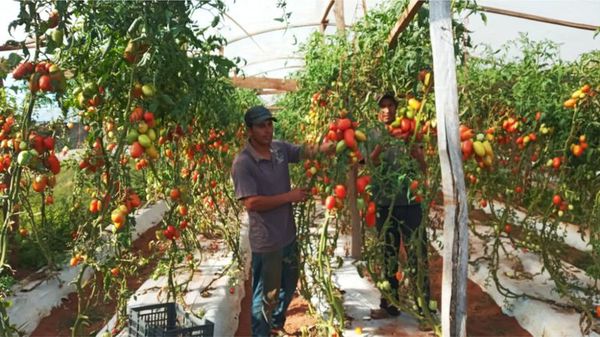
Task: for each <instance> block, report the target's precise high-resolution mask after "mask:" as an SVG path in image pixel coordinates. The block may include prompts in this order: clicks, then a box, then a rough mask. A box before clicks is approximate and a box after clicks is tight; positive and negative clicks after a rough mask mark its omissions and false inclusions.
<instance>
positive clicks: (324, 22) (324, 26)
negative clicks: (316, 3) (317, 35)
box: [321, 0, 335, 33]
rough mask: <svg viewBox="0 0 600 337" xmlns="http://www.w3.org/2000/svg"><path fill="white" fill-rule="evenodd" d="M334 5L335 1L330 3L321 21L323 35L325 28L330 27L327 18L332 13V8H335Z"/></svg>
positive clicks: (332, 0) (331, 0) (330, 0)
mask: <svg viewBox="0 0 600 337" xmlns="http://www.w3.org/2000/svg"><path fill="white" fill-rule="evenodd" d="M334 3H335V0H329V3H328V4H327V7H326V8H325V13H323V18H322V19H321V33H322V32H324V31H325V28H327V26H328V25H329V19H327V17H328V16H329V12H330V11H331V8H332V7H333V4H334Z"/></svg>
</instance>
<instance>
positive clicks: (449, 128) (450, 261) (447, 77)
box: [429, 0, 469, 337]
mask: <svg viewBox="0 0 600 337" xmlns="http://www.w3.org/2000/svg"><path fill="white" fill-rule="evenodd" d="M429 16H430V34H431V47H432V50H433V73H434V82H435V107H436V118H437V124H438V131H437V133H438V148H439V155H440V164H441V170H442V190H443V195H444V236H443V246H444V248H443V259H444V265H443V271H442V306H441V311H442V313H441V314H442V316H441V319H442V335H443V336H448V337H450V336H452V337H465V336H466V326H467V310H466V309H467V306H466V305H467V294H466V291H467V270H468V269H467V268H468V259H469V253H468V249H469V246H468V245H469V240H468V239H469V236H468V234H469V230H468V227H467V220H468V214H467V199H466V193H465V179H464V172H463V166H462V157H461V151H460V142H459V134H458V127H459V121H458V93H457V85H456V60H455V56H454V42H453V41H454V38H453V36H452V21H451V12H450V1H448V0H430V1H429Z"/></svg>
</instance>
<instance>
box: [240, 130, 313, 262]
mask: <svg viewBox="0 0 600 337" xmlns="http://www.w3.org/2000/svg"><path fill="white" fill-rule="evenodd" d="M300 151H301V147H300V146H297V145H293V144H290V143H287V142H283V141H277V140H274V141H273V142H272V143H271V159H270V160H267V159H263V158H260V157H259V155H258V154H257V153H256V151H255V150H254V148H253V147H252V146H251V145H250V144H248V145H246V147H245V148H244V150H242V152H241V153H240V154H239V155H238V156H237V157H236V158H235V160H234V161H233V168H232V172H231V175H232V178H233V185H234V189H235V196H236V198H237V199H238V200H241V199H244V198H247V197H250V196H255V195H265V196H270V195H276V194H282V193H285V192H289V191H290V190H291V187H290V173H289V168H288V164H289V163H297V162H299V161H300ZM248 217H249V220H250V247H251V249H252V251H253V252H255V253H267V252H273V251H276V250H278V249H281V248H283V247H285V246H287V245H288V244H290V243H292V242H293V241H294V239H295V238H296V224H295V222H294V214H293V210H292V204H291V203H288V204H284V205H281V206H279V207H277V208H274V209H272V210H269V211H264V212H250V211H249V212H248Z"/></svg>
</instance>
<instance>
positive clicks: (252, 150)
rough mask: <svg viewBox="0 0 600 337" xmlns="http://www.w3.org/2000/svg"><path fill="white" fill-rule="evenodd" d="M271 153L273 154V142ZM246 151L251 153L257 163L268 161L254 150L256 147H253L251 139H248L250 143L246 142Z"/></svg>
mask: <svg viewBox="0 0 600 337" xmlns="http://www.w3.org/2000/svg"><path fill="white" fill-rule="evenodd" d="M270 148H271V153H273V151H274V148H273V143H272V142H271V146H270ZM246 150H248V153H250V156H251V157H252V158H253V159H254V160H256V162H258V161H260V160H261V159H263V160H266V159H265V158H263V157H261V156H260V154H258V152H256V149H255V148H254V146H252V143H251V142H250V139H248V141H247V142H246Z"/></svg>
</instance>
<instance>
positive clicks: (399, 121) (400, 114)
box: [388, 98, 429, 142]
mask: <svg viewBox="0 0 600 337" xmlns="http://www.w3.org/2000/svg"><path fill="white" fill-rule="evenodd" d="M420 109H421V102H420V101H419V100H417V99H416V98H409V99H408V102H407V106H406V107H404V108H401V109H399V110H398V111H397V115H396V119H395V120H394V121H393V122H392V123H391V124H390V125H389V126H388V131H389V132H390V134H391V135H392V136H393V137H395V138H399V139H403V140H404V141H406V142H408V141H409V139H410V136H412V135H413V134H415V131H416V129H417V120H416V119H415V115H416V114H417V113H418V112H419V111H420ZM428 128H429V124H427V127H425V125H424V126H423V128H422V129H421V130H419V132H417V133H416V135H415V136H416V137H417V140H419V141H420V140H421V139H422V138H423V135H424V134H426V133H427V131H428Z"/></svg>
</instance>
